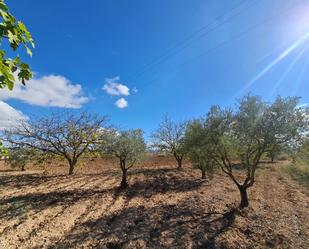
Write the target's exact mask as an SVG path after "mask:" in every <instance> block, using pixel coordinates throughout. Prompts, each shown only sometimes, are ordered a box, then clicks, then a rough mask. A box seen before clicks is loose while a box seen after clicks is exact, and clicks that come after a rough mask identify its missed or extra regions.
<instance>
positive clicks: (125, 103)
mask: <svg viewBox="0 0 309 249" xmlns="http://www.w3.org/2000/svg"><path fill="white" fill-rule="evenodd" d="M115 105H116V106H117V107H118V108H121V109H123V108H126V107H127V106H128V101H126V100H125V99H124V98H120V99H118V100H117V101H116V102H115Z"/></svg>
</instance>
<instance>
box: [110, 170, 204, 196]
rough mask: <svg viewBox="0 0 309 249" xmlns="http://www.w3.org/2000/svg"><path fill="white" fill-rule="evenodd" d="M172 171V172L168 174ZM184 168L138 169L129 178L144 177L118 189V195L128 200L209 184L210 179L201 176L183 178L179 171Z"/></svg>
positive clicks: (193, 188)
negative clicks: (124, 187) (206, 179)
mask: <svg viewBox="0 0 309 249" xmlns="http://www.w3.org/2000/svg"><path fill="white" fill-rule="evenodd" d="M170 172H172V174H168V173H170ZM181 172H182V170H177V169H168V168H163V169H138V170H135V171H133V172H131V174H130V175H129V178H130V177H132V176H133V175H134V176H138V175H139V174H141V175H143V177H142V179H141V180H140V179H138V180H136V181H134V182H133V183H132V184H129V186H128V188H127V189H124V190H121V189H118V190H117V193H116V194H118V195H121V196H124V197H125V198H126V199H127V202H129V201H130V199H132V198H134V197H143V198H146V199H148V198H151V197H152V196H154V195H156V194H166V193H172V192H173V193H178V192H179V193H180V192H187V191H192V190H196V189H199V188H200V187H201V186H202V185H204V186H205V185H206V184H208V181H205V180H202V179H200V178H196V177H191V178H188V177H186V178H183V177H182V176H181V175H179V174H178V173H181Z"/></svg>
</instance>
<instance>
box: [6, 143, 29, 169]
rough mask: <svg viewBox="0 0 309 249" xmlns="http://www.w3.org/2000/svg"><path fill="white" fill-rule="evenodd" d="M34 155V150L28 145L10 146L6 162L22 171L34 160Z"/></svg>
mask: <svg viewBox="0 0 309 249" xmlns="http://www.w3.org/2000/svg"><path fill="white" fill-rule="evenodd" d="M33 155H34V150H33V149H29V148H27V147H16V148H10V149H9V151H8V157H7V159H6V163H8V164H9V165H10V166H11V167H12V168H18V169H20V170H21V171H25V167H26V165H27V164H28V163H30V162H31V161H32V159H33Z"/></svg>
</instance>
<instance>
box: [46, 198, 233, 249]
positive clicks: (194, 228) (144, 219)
mask: <svg viewBox="0 0 309 249" xmlns="http://www.w3.org/2000/svg"><path fill="white" fill-rule="evenodd" d="M205 210H207V207H201V208H196V207H194V206H192V200H189V199H188V200H187V201H184V202H182V203H178V204H177V205H162V206H155V207H150V208H147V207H145V206H143V205H141V206H137V207H128V208H125V209H122V210H120V211H119V212H117V213H114V214H109V215H106V216H102V217H100V218H98V219H95V220H87V221H85V222H83V223H80V224H77V225H76V226H75V227H73V228H72V229H71V231H70V232H68V233H67V234H66V236H65V237H63V238H62V239H61V240H59V241H58V242H56V243H54V244H53V245H50V246H49V247H48V248H50V249H52V248H76V247H78V246H82V245H83V246H86V247H87V246H89V247H91V248H110V249H112V248H113V249H115V248H188V247H190V246H191V247H193V248H217V247H216V238H217V237H218V236H219V235H220V234H222V233H223V232H224V231H226V230H227V229H228V228H229V227H231V226H232V224H233V222H234V219H235V213H236V209H231V210H229V211H227V212H225V213H217V212H213V211H212V212H205Z"/></svg>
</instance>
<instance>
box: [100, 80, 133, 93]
mask: <svg viewBox="0 0 309 249" xmlns="http://www.w3.org/2000/svg"><path fill="white" fill-rule="evenodd" d="M119 80H120V77H119V76H117V77H114V78H111V79H105V82H106V84H105V85H104V86H103V88H102V89H103V90H104V91H105V92H106V93H107V94H110V95H114V96H119V95H124V96H129V95H130V89H129V87H127V86H126V85H123V84H121V83H119V82H118V81H119Z"/></svg>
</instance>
